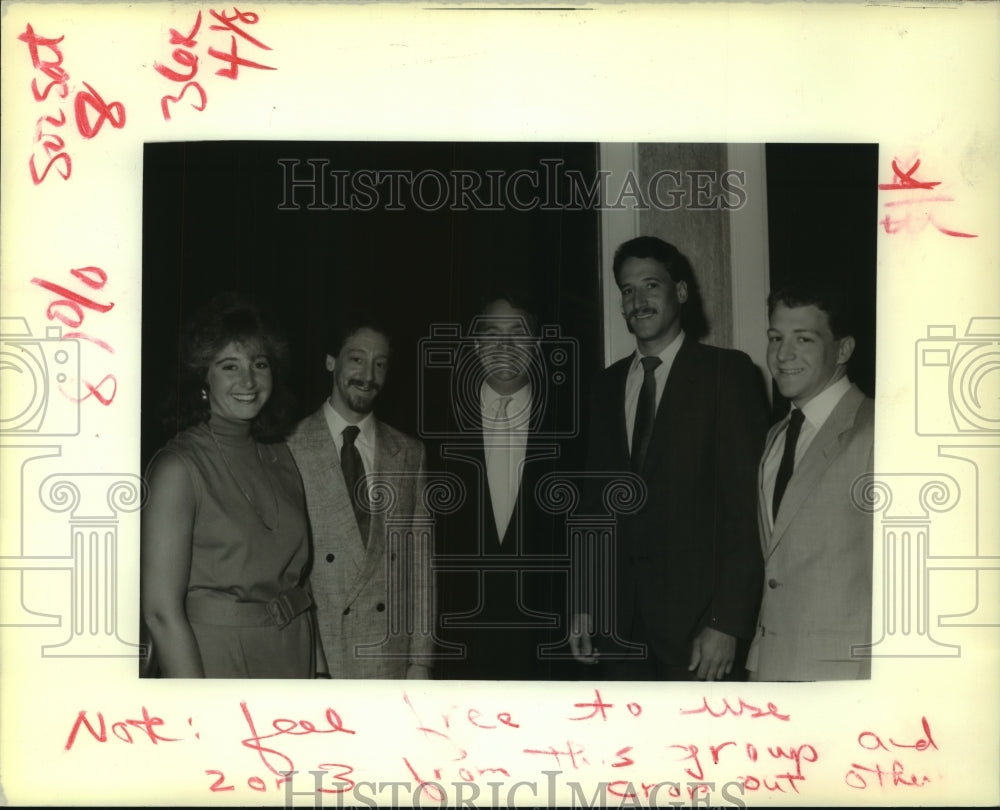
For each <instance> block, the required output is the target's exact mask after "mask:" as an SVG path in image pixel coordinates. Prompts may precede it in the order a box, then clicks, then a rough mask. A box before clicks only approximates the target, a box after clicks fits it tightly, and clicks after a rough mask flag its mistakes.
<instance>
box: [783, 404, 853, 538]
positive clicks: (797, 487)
mask: <svg viewBox="0 0 1000 810" xmlns="http://www.w3.org/2000/svg"><path fill="white" fill-rule="evenodd" d="M863 399H864V394H862V393H861V391H860V390H859V389H858V388H857V387H856V386H852V387H851V388H850V390H848V392H847V393H846V394H844V396H843V397H842V398H841V400H840V402H838V403H837V407H835V408H834V409H833V412H832V413H831V414H830V417H829V418H828V419H827V420H826V422H825V423H824V424H823V427H821V428H820V430H819V433H817V434H816V437H815V438H814V439H813V440H812V443H811V444H810V445H809V449H808V450H806V453H805V455H804V456H803V457H802V460H801V461H800V462H799V463H798V464H797V465H796V467H795V471H794V472H793V473H792V477H791V479H790V480H789V481H788V488H787V489H786V490H785V494H784V496H783V497H782V499H781V506H779V507H778V514H777V515H776V516H775V519H774V531H773V532H772V533H771V543H770V547H769V548H768V550H767V553H768V554H771V553H773V551H774V549H775V548H776V547H777V545H778V544H779V543H780V542H781V539H782V537H783V536H784V534H785V532H786V531H787V529H788V526H789V525H790V524H791V522H792V519H793V518H794V517H795V515H796V514H797V513H798V511H799V509H800V508H801V507H802V504H803V503H804V502H805V500H806V498H807V497H809V494H810V493H811V492H812V491H813V490H814V489H815V488H816V485H817V483H818V481H819V479H820V478H822V477H823V474H824V473H825V472H826V470H827V468H829V466H830V464H831V463H832V462H833V460H834V459H835V458H836V457H837V455H838V454H839V453H840V448H841V436H842V434H843V433H844V432H845V431H847V430H850V428H851V427H852V426H853V424H854V417H855V414H856V413H857V410H858V406H859V405H860V404H861V402H862V400H863ZM786 421H787V420H786ZM778 433H780V431H776V433H775V438H777V435H778ZM769 444H773V442H771V443H769ZM768 449H770V448H768ZM765 508H770V506H769V505H767V504H765Z"/></svg>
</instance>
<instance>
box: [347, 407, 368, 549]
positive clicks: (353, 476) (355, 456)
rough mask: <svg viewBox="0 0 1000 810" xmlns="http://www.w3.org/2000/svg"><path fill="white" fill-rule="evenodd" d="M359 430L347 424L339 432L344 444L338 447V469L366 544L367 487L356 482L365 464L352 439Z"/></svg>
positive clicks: (362, 472) (362, 474)
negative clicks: (341, 472) (342, 475)
mask: <svg viewBox="0 0 1000 810" xmlns="http://www.w3.org/2000/svg"><path fill="white" fill-rule="evenodd" d="M360 432H361V431H360V429H359V428H358V426H357V425H348V426H347V427H345V428H344V430H343V432H342V433H341V435H342V436H343V437H344V446H343V447H342V448H341V449H340V469H341V470H342V471H343V473H344V483H345V484H347V494H348V495H349V496H350V498H351V506H352V507H354V517H355V518H356V519H357V521H358V529H359V530H360V531H361V542H362V543H364V544H365V545H366V546H367V545H368V525H369V521H370V520H371V513H370V512H369V511H368V508H367V507H368V487H367V486H365V485H364V484H362V485H360V486H358V482H359V481H360V480H361V479H362V478H364V475H365V465H364V464H363V463H362V461H361V453H360V452H359V451H358V448H357V446H356V445H355V444H354V440H355V439H357V438H358V434H359V433H360ZM359 490H360V491H359Z"/></svg>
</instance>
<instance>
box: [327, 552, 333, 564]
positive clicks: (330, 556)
mask: <svg viewBox="0 0 1000 810" xmlns="http://www.w3.org/2000/svg"><path fill="white" fill-rule="evenodd" d="M333 560H334V557H333V553H332V552H331V553H330V554H327V555H326V561H327V562H333Z"/></svg>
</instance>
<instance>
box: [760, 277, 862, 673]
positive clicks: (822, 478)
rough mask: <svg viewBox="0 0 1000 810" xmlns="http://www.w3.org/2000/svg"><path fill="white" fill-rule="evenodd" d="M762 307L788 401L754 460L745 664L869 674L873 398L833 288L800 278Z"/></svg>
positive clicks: (770, 358)
mask: <svg viewBox="0 0 1000 810" xmlns="http://www.w3.org/2000/svg"><path fill="white" fill-rule="evenodd" d="M768 311H769V313H770V328H769V329H768V330H767V365H768V368H769V369H770V371H771V375H772V376H773V377H774V380H775V383H776V384H777V386H778V390H779V391H781V394H782V396H784V397H786V398H788V399H790V400H791V402H792V408H791V411H790V412H789V414H788V416H787V417H785V418H784V419H782V420H781V421H780V422H779V423H778V424H776V425H775V426H774V427H773V428H772V429H771V432H770V433H769V434H768V436H767V442H766V444H765V449H764V454H763V456H762V457H761V462H760V474H759V492H758V519H759V522H760V536H761V545H762V551H763V554H764V580H763V582H764V587H763V601H762V604H761V610H760V619H759V621H758V624H757V631H756V635H755V636H754V639H753V644H752V645H751V648H750V657H749V660H748V661H747V669H749V670H750V675H751V678H752V679H753V680H775V681H808V680H848V679H858V678H869V677H871V658H870V657H868V656H867V655H866V654H865V653H866V652H868V650H867V646H868V645H869V644H870V642H871V620H872V512H871V511H870V510H868V509H863V508H861V505H860V504H859V503H858V502H857V489H856V487H857V485H858V484H859V482H861V483H863V482H864V481H865V476H866V475H870V474H871V473H872V469H873V464H874V447H875V403H874V401H873V400H872V399H870V398H869V397H866V396H865V395H864V394H863V393H862V392H861V390H860V389H859V388H858V387H857V386H856V385H853V384H852V383H851V382H850V381H849V380H848V378H847V362H848V360H850V358H851V355H852V354H853V352H854V337H853V335H852V329H851V325H850V322H849V320H848V314H847V311H846V300H845V298H844V296H843V295H842V293H841V291H840V290H839V289H837V288H831V287H830V286H829V285H827V284H822V283H818V282H815V281H811V280H808V279H806V280H803V281H801V282H799V283H797V284H795V285H791V286H789V287H786V288H785V289H783V290H779V291H776V292H774V293H772V294H771V297H770V298H769V299H768ZM853 647H858V648H859V649H858V650H856V651H855V650H852V648H853ZM854 652H857V653H858V654H857V655H854V654H852V653H854Z"/></svg>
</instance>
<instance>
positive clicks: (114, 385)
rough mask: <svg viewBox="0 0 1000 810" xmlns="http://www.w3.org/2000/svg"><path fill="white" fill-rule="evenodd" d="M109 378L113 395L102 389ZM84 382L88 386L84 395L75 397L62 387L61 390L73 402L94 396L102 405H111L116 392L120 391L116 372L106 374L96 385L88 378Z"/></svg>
mask: <svg viewBox="0 0 1000 810" xmlns="http://www.w3.org/2000/svg"><path fill="white" fill-rule="evenodd" d="M109 380H110V381H111V395H110V396H105V395H104V394H102V393H101V390H100V389H101V386H102V385H104V384H105V383H106V382H108V381H109ZM83 384H84V386H86V388H87V393H86V394H85V395H84V396H82V397H74V396H73V395H72V394H68V393H66V391H64V390H63V389H62V388H61V387H60V389H59V390H60V392H61V393H62V395H63V396H64V397H66V398H67V399H69V400H70V401H72V402H83V401H84V400H87V399H90V398H91V397H94V399H96V400H97V401H98V402H100V403H101V404H102V405H110V404H111V403H112V402H114V399H115V394H117V393H118V380H116V379H115V375H114V374H105V375H104V377H102V378H101V381H100V382H99V383H98V384H97V385H94V384H93V383H91V382H89V381H87V380H84V381H83Z"/></svg>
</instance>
